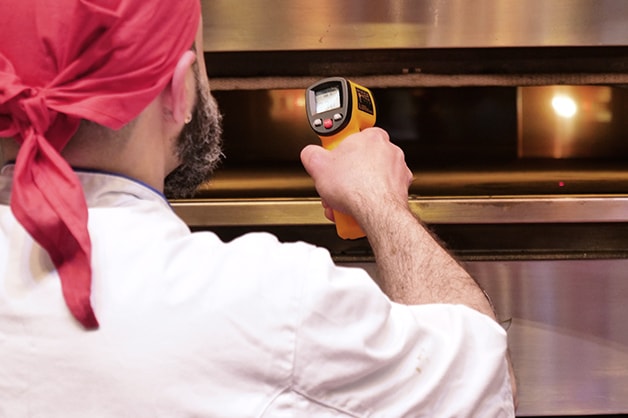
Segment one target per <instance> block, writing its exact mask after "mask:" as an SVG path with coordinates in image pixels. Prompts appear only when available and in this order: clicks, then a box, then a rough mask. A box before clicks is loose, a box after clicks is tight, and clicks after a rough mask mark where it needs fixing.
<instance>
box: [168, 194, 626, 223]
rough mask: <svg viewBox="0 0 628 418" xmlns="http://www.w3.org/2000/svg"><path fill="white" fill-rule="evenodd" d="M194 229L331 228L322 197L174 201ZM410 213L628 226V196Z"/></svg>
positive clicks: (441, 218) (478, 202) (418, 208)
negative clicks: (215, 227) (313, 226)
mask: <svg viewBox="0 0 628 418" xmlns="http://www.w3.org/2000/svg"><path fill="white" fill-rule="evenodd" d="M171 204H172V207H173V209H174V211H175V212H176V213H177V214H178V215H179V216H180V217H181V218H182V219H183V220H184V221H185V222H186V223H187V224H188V225H189V226H192V227H210V226H271V225H286V226H293V225H327V224H329V223H330V222H329V221H328V220H327V219H326V218H325V217H324V215H323V211H322V209H321V203H320V199H316V198H307V199H196V200H195V199H191V200H173V201H172V202H171ZM409 205H410V208H411V209H412V211H413V212H414V213H415V214H416V215H417V216H418V217H419V218H420V219H421V220H422V221H423V222H425V223H427V224H526V223H607V222H628V196H620V195H612V196H605V195H595V196H573V195H571V196H568V197H565V196H512V197H510V196H500V197H472V198H467V197H437V198H429V197H412V198H411V199H410V200H409Z"/></svg>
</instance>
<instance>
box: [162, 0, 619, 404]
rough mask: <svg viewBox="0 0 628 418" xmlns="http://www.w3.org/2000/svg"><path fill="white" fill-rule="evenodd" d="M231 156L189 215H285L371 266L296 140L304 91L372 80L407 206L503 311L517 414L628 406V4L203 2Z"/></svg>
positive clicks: (215, 223)
mask: <svg viewBox="0 0 628 418" xmlns="http://www.w3.org/2000/svg"><path fill="white" fill-rule="evenodd" d="M203 14H204V30H205V32H204V38H205V40H204V42H205V58H206V60H207V65H208V73H209V76H210V85H211V87H212V90H213V93H214V95H215V97H216V98H217V100H218V103H219V105H220V108H221V110H222V112H223V113H224V126H225V155H226V158H225V159H224V161H223V163H222V166H221V167H220V168H219V170H218V172H217V173H216V175H215V177H214V179H213V180H212V181H210V182H208V183H207V184H204V185H202V186H201V187H200V188H199V189H198V190H197V192H196V195H195V196H194V198H191V199H186V200H173V201H172V204H173V207H174V209H175V211H176V212H177V213H178V214H179V215H180V216H181V217H182V218H183V219H184V220H185V221H186V222H187V223H188V225H190V227H191V228H192V229H194V230H204V229H206V230H212V231H215V232H216V233H218V234H219V235H220V236H221V237H222V238H223V239H225V240H230V239H232V238H233V237H235V236H237V235H240V234H242V233H245V232H249V231H270V232H273V233H275V234H276V235H277V236H278V237H279V238H280V239H282V240H285V241H294V240H304V241H308V242H312V243H314V244H317V245H321V246H324V247H326V248H328V249H329V250H330V251H331V253H332V255H333V256H334V258H335V259H336V261H337V262H339V263H343V264H349V265H355V266H359V267H362V268H364V269H366V270H367V271H369V272H370V273H371V274H373V275H375V274H377V273H376V269H375V267H374V263H373V257H372V253H371V250H370V247H369V245H368V242H367V241H366V239H358V240H341V239H339V238H338V237H337V236H336V233H335V228H334V226H333V225H332V224H331V223H329V222H328V221H327V220H326V219H325V218H324V216H323V213H322V209H321V206H320V200H319V199H318V197H317V195H316V191H315V190H314V187H313V184H312V182H311V180H310V179H309V177H308V176H307V174H306V173H305V171H304V169H303V168H302V167H301V165H300V162H299V152H300V150H301V149H302V148H303V146H305V145H306V144H309V143H318V138H317V137H316V136H315V135H314V133H313V132H312V131H311V130H310V128H309V126H308V123H307V118H306V117H305V102H304V89H305V88H306V87H307V86H308V85H310V84H312V83H314V82H315V81H317V80H319V79H320V78H323V77H329V76H343V77H347V78H350V79H351V80H353V81H355V82H357V83H359V84H361V85H364V86H366V87H368V88H369V89H371V90H372V92H373V94H374V97H375V101H376V103H377V106H378V115H377V125H378V126H381V127H383V128H385V129H387V130H388V131H389V133H390V134H391V137H392V139H393V141H394V142H396V143H397V144H398V145H399V146H400V147H401V148H402V149H403V150H404V152H405V155H406V159H407V162H408V165H409V166H410V168H411V169H412V171H413V173H414V181H413V183H412V185H411V188H410V193H411V196H410V206H411V208H412V209H413V211H414V212H415V213H416V214H417V215H418V216H419V217H420V218H421V220H422V221H423V222H425V223H426V224H427V225H428V226H429V227H430V228H431V229H432V230H433V231H434V233H435V234H436V235H437V236H438V238H439V239H440V240H442V241H443V243H444V245H446V246H447V248H449V250H450V251H451V252H452V253H454V254H455V255H456V257H457V258H458V259H459V260H461V262H462V263H463V264H464V265H465V267H466V268H467V269H468V270H469V271H470V272H471V273H472V275H473V276H474V277H475V278H476V279H477V280H478V282H479V283H480V284H481V285H482V286H483V287H484V288H485V289H486V291H487V292H488V294H489V295H490V297H491V298H492V300H493V302H494V304H495V306H496V309H497V311H498V314H499V317H500V320H501V321H502V323H503V325H504V326H505V327H507V328H508V333H509V341H510V344H511V351H512V358H513V363H514V367H515V370H516V374H517V377H518V384H519V394H520V407H519V411H518V414H519V415H520V416H549V415H552V416H557V415H558V416H561V415H562V416H572V415H600V414H607V415H610V414H619V413H628V325H626V319H625V318H626V317H628V273H626V272H627V271H628V88H626V87H625V86H626V85H628V47H627V45H628V2H625V1H623V0H549V1H548V0H525V1H524V0H519V1H510V2H506V1H501V0H478V1H473V2H470V1H464V0H390V1H386V2H368V6H367V5H366V2H364V1H360V0H319V1H317V2H312V1H307V0H277V1H275V2H273V6H272V7H268V5H266V4H264V2H258V1H253V0H248V1H244V0H243V1H238V2H234V1H231V0H204V1H203Z"/></svg>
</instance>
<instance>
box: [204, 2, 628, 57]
mask: <svg viewBox="0 0 628 418" xmlns="http://www.w3.org/2000/svg"><path fill="white" fill-rule="evenodd" d="M202 4H203V16H204V43H205V50H206V51H211V52H216V51H272V50H275V51H278V50H321V49H322V50H325V49H329V50H331V49H381V48H383V49H387V48H393V49H394V48H473V47H522V46H598V45H626V44H627V42H628V25H626V20H627V19H628V2H626V1H624V0H549V1H548V0H518V1H503V0H474V1H468V0H390V1H372V2H368V3H367V2H365V1H363V0H319V1H315V2H314V1H310V0H275V1H273V2H272V4H271V3H268V2H263V1H258V0H240V1H233V0H203V1H202Z"/></svg>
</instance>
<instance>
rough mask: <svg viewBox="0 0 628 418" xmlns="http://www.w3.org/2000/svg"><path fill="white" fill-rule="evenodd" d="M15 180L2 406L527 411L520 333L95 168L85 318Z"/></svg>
mask: <svg viewBox="0 0 628 418" xmlns="http://www.w3.org/2000/svg"><path fill="white" fill-rule="evenodd" d="M12 172H13V167H12V166H6V167H4V169H3V170H2V173H1V176H0V417H8V418H22V417H29V418H30V417H46V418H48V417H63V418H71V417H81V418H85V417H89V418H92V417H229V418H232V417H394V418H396V417H439V418H444V417H482V418H488V417H511V416H514V411H513V401H512V393H511V388H510V383H509V379H508V372H507V363H506V356H505V355H506V334H505V331H504V330H503V329H502V328H501V327H499V325H498V324H496V323H495V322H494V321H493V320H491V319H490V318H488V317H487V316H485V315H483V314H480V313H478V312H476V311H474V310H472V309H470V308H467V307H465V306H459V305H445V304H441V305H438V304H435V305H422V306H404V305H400V304H396V303H392V302H391V301H390V300H389V299H388V298H387V297H386V296H385V295H384V294H383V293H382V292H381V291H380V290H379V288H378V287H377V286H376V285H375V284H374V283H373V281H372V280H371V279H370V277H369V276H368V275H367V274H366V273H365V272H364V271H363V270H360V269H354V268H346V267H337V266H335V265H334V263H333V262H332V260H331V258H330V255H329V253H328V252H327V251H326V250H325V249H322V248H317V247H314V246H312V245H309V244H305V243H291V244H282V243H279V242H278V241H277V239H276V238H275V237H274V236H272V235H270V234H266V233H256V234H247V235H245V236H243V237H241V238H238V239H236V240H234V241H232V242H229V243H224V242H221V240H220V239H219V238H218V237H217V236H216V235H214V234H213V233H209V232H200V233H191V232H190V231H189V229H188V228H187V226H186V225H185V223H184V222H182V221H181V220H180V219H179V218H178V217H177V216H176V215H175V214H174V212H173V211H172V210H171V208H170V206H169V204H168V202H167V201H166V199H165V198H164V196H163V195H162V194H160V193H158V192H156V191H155V190H152V189H151V188H149V187H147V186H146V185H143V184H141V183H138V182H135V181H133V180H130V179H127V178H123V177H120V176H117V175H111V174H104V173H94V172H79V177H80V179H81V182H82V184H83V187H84V190H85V194H86V199H87V202H88V206H89V230H90V234H91V238H92V245H93V254H92V264H93V284H92V304H93V307H94V311H95V313H96V316H97V318H98V320H99V322H100V328H99V329H98V330H96V331H85V330H84V329H82V328H81V326H80V325H78V323H77V322H76V321H75V320H74V319H73V317H72V316H71V315H70V313H69V311H68V309H67V307H66V305H65V303H64V301H63V297H62V293H61V287H60V282H59V277H58V275H57V273H56V272H55V269H54V267H53V265H52V263H51V261H50V259H49V258H48V255H47V253H46V252H45V251H43V250H42V249H41V248H40V247H39V246H38V245H37V244H34V243H33V241H32V239H31V238H30V237H29V236H28V235H27V234H26V233H25V232H24V230H23V229H22V227H21V226H20V225H19V224H18V223H17V222H16V220H15V218H14V217H13V215H12V213H11V211H10V209H9V207H8V203H9V194H10V187H11V175H12Z"/></svg>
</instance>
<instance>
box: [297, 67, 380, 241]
mask: <svg viewBox="0 0 628 418" xmlns="http://www.w3.org/2000/svg"><path fill="white" fill-rule="evenodd" d="M305 105H306V111H307V117H308V121H309V123H310V127H311V128H312V129H313V130H314V132H315V133H316V134H317V135H318V137H319V138H320V140H321V143H322V144H323V147H325V148H326V149H333V148H335V147H336V146H338V144H339V143H340V142H341V141H342V140H343V139H345V138H346V137H347V136H349V135H351V134H353V133H356V132H360V131H361V130H363V129H366V128H370V127H372V126H374V125H375V119H376V113H375V101H374V100H373V95H372V93H371V92H370V91H369V90H368V89H367V88H365V87H362V86H360V85H358V84H355V83H353V82H352V81H349V80H347V79H345V78H342V77H331V78H325V79H323V80H320V81H318V82H317V83H315V84H313V85H311V86H310V87H308V88H307V90H306V92H305ZM334 219H335V222H336V231H337V232H338V236H340V237H341V238H344V239H356V238H362V237H364V236H365V234H364V231H362V228H360V226H359V225H358V223H357V222H356V221H355V219H353V218H352V217H351V216H349V215H347V214H344V213H342V212H336V211H334Z"/></svg>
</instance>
